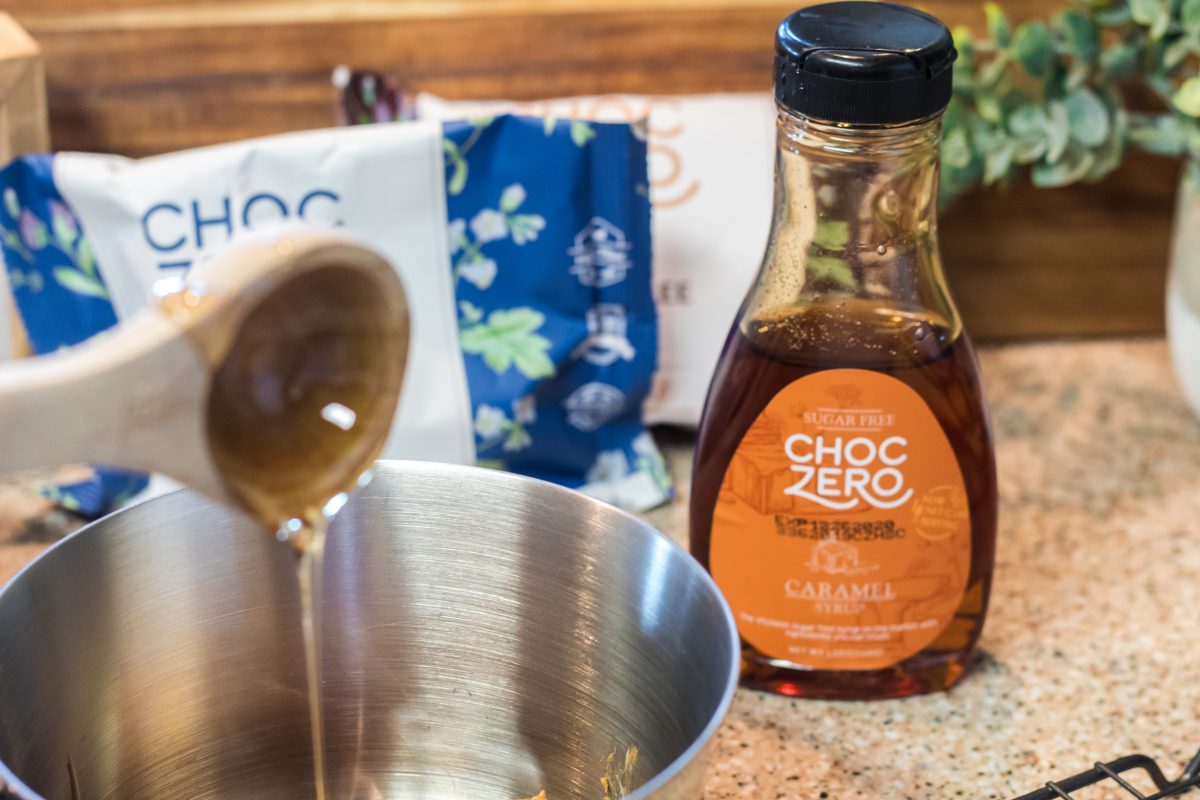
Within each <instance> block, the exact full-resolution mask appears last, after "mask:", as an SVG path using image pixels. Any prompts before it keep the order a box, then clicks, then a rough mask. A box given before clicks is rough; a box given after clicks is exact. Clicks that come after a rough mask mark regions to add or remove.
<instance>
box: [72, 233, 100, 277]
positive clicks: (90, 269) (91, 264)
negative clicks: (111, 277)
mask: <svg viewBox="0 0 1200 800" xmlns="http://www.w3.org/2000/svg"><path fill="white" fill-rule="evenodd" d="M75 264H76V266H78V267H79V268H80V269H81V270H83V272H84V273H85V274H87V275H91V276H92V277H93V278H94V277H95V276H96V257H95V255H94V254H93V253H92V244H91V242H89V241H88V240H87V239H85V238H81V239H80V240H79V249H78V250H76V251H75Z"/></svg>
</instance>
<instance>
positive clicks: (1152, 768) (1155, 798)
mask: <svg viewBox="0 0 1200 800" xmlns="http://www.w3.org/2000/svg"><path fill="white" fill-rule="evenodd" d="M1139 772H1140V773H1142V774H1143V775H1144V776H1146V777H1148V778H1149V779H1150V780H1151V781H1152V782H1153V783H1154V787H1155V789H1154V793H1153V794H1145V793H1144V792H1143V791H1142V790H1141V789H1138V788H1137V787H1136V786H1135V785H1134V784H1133V783H1131V782H1130V780H1129V779H1130V778H1131V777H1133V776H1134V775H1136V774H1137V773H1139ZM1106 782H1107V783H1109V784H1115V785H1117V786H1120V787H1121V788H1122V789H1124V790H1125V791H1126V792H1128V793H1129V795H1130V796H1131V797H1135V798H1137V800H1163V798H1166V797H1179V796H1180V795H1182V794H1184V793H1186V792H1190V791H1191V790H1192V789H1198V788H1200V753H1196V755H1195V756H1193V757H1192V760H1191V762H1190V763H1189V764H1188V765H1187V767H1186V768H1185V769H1184V770H1183V774H1182V775H1180V776H1179V778H1178V779H1176V780H1173V781H1172V780H1168V779H1167V776H1166V775H1164V774H1163V771H1162V769H1161V768H1159V766H1158V764H1157V763H1155V761H1154V759H1152V758H1150V757H1148V756H1143V755H1133V756H1125V757H1124V758H1118V759H1117V760H1116V761H1109V762H1108V763H1107V764H1100V763H1097V764H1096V765H1095V766H1094V767H1092V768H1091V769H1090V770H1088V771H1087V772H1081V773H1079V774H1078V775H1073V776H1071V777H1070V778H1067V779H1065V780H1061V781H1051V782H1049V783H1047V784H1046V785H1045V786H1043V787H1042V788H1041V789H1038V790H1037V791H1036V792H1030V793H1029V794H1024V795H1021V796H1020V797H1018V798H1017V800H1076V798H1075V795H1073V794H1071V792H1078V791H1079V790H1081V789H1085V788H1087V787H1088V786H1098V785H1100V784H1103V783H1106Z"/></svg>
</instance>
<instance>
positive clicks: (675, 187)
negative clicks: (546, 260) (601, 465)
mask: <svg viewBox="0 0 1200 800" xmlns="http://www.w3.org/2000/svg"><path fill="white" fill-rule="evenodd" d="M500 111H511V112H513V113H517V114H525V115H529V116H539V117H544V118H547V119H562V118H569V119H589V120H602V121H624V122H633V121H637V120H642V119H644V120H646V121H647V127H648V130H649V145H648V153H647V157H648V160H649V177H650V197H651V200H652V201H653V206H654V217H653V224H652V229H653V240H654V241H653V249H654V292H655V299H656V301H657V303H658V313H659V363H658V370H657V372H656V374H655V378H654V387H653V389H652V390H651V393H650V397H649V399H648V400H647V403H646V408H645V417H646V422H647V423H652V424H653V423H668V424H675V425H685V426H695V425H696V424H697V423H698V422H699V421H700V412H701V410H702V409H703V406H704V396H705V394H706V392H707V390H708V383H709V380H710V379H711V377H712V373H713V369H714V368H715V367H716V363H717V357H718V356H719V355H720V352H721V347H722V346H723V345H724V342H725V336H726V334H727V333H728V331H729V326H730V324H731V323H732V321H733V318H734V315H735V314H736V313H737V309H738V306H739V304H740V303H741V301H742V298H743V297H744V295H745V294H746V290H747V289H748V288H749V284H750V281H751V280H753V278H754V275H755V273H756V272H757V271H758V265H759V261H760V260H761V258H762V253H763V249H764V247H765V246H766V240H767V232H768V228H769V227H770V226H769V223H770V219H771V204H772V194H771V193H772V189H771V186H772V175H773V169H774V165H773V164H772V163H771V158H770V153H772V152H774V141H775V104H774V100H773V98H772V97H771V96H770V95H769V94H766V93H762V94H715V95H697V96H679V97H649V96H639V95H605V96H599V97H575V98H565V99H558V100H544V101H534V102H523V103H515V102H507V101H494V102H493V101H452V100H444V99H442V98H440V97H437V96H434V95H431V94H420V95H418V96H417V98H416V114H417V117H418V118H432V119H463V118H468V117H477V116H481V115H486V114H494V113H498V112H500Z"/></svg>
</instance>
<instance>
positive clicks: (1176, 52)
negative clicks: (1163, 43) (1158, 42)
mask: <svg viewBox="0 0 1200 800" xmlns="http://www.w3.org/2000/svg"><path fill="white" fill-rule="evenodd" d="M1195 49H1196V38H1195V37H1194V36H1181V37H1179V38H1178V39H1176V40H1175V41H1173V42H1171V43H1170V44H1169V45H1167V47H1166V49H1165V50H1163V69H1165V70H1167V71H1168V72H1169V71H1171V70H1174V69H1175V68H1176V67H1178V66H1179V65H1180V64H1182V63H1183V62H1184V61H1185V60H1186V59H1187V57H1188V56H1190V55H1191V54H1192V52H1193V51H1194V50H1195Z"/></svg>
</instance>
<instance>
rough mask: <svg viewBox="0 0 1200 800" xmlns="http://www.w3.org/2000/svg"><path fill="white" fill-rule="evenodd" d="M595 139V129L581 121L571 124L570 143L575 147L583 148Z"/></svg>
mask: <svg viewBox="0 0 1200 800" xmlns="http://www.w3.org/2000/svg"><path fill="white" fill-rule="evenodd" d="M595 138H596V129H595V128H593V127H592V126H591V124H589V123H587V122H584V121H583V120H581V119H577V120H574V121H573V122H571V141H572V142H574V143H575V146H576V147H583V146H584V145H586V144H587V143H588V142H590V141H591V140H592V139H595Z"/></svg>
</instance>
